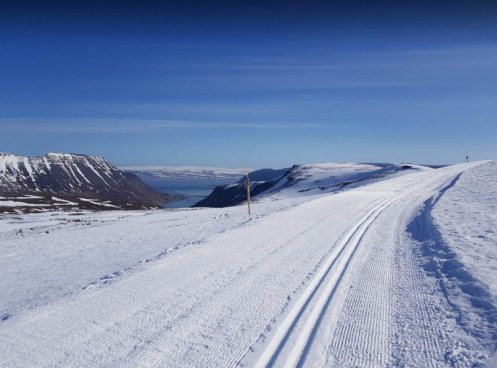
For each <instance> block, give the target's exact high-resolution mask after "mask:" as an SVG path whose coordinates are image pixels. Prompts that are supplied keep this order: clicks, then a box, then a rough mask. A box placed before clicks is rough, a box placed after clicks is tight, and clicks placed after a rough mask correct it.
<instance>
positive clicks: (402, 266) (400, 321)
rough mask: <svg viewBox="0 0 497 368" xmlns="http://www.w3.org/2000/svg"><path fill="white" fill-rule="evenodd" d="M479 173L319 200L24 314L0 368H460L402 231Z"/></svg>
mask: <svg viewBox="0 0 497 368" xmlns="http://www.w3.org/2000/svg"><path fill="white" fill-rule="evenodd" d="M477 165H478V164H469V165H457V166H452V167H447V168H443V169H438V170H432V171H426V172H420V173H415V174H410V175H405V176H401V177H397V178H393V179H388V180H385V181H383V182H378V183H375V184H371V185H368V186H365V187H360V188H356V189H353V190H350V191H346V192H342V193H339V194H332V195H328V196H323V197H320V198H318V199H315V200H311V201H309V202H306V203H303V204H300V205H298V206H295V207H292V208H289V209H285V210H282V211H280V212H275V213H273V214H271V215H268V216H267V217H265V218H263V219H260V220H257V219H256V220H255V221H253V222H252V223H250V222H249V223H244V224H243V226H238V227H237V228H234V229H230V230H228V231H226V232H222V233H219V234H214V235H212V236H209V237H206V238H207V239H206V240H205V241H202V242H199V243H198V244H194V245H192V246H190V247H187V248H184V249H179V250H177V251H175V252H173V253H171V255H170V256H169V255H168V256H167V257H164V258H159V259H158V260H156V261H154V262H150V265H149V266H147V267H145V268H144V269H143V270H140V271H137V272H135V273H131V274H130V275H128V276H127V277H124V278H123V279H121V280H118V281H117V282H115V283H112V284H110V285H105V286H101V287H95V288H89V289H85V290H83V291H81V293H79V294H76V295H71V296H68V297H66V298H63V299H61V300H57V301H56V302H54V303H52V304H48V305H45V306H42V307H40V308H36V309H34V310H29V311H27V312H25V313H23V314H20V315H19V316H17V317H15V318H12V319H11V320H8V321H4V322H1V323H0V366H1V367H35V366H36V367H69V366H92V367H94V366H99V367H125V366H129V367H132V366H142V367H192V366H195V367H224V366H229V367H235V366H248V367H252V366H255V367H273V366H274V367H301V366H312V367H314V366H315V367H320V366H340V367H356V366H361V367H378V366H433V367H438V366H440V367H442V366H451V365H452V364H453V363H454V362H456V363H461V362H462V363H464V361H463V360H460V359H459V357H458V355H457V354H458V352H460V351H462V350H463V348H461V345H460V344H459V342H458V336H460V335H459V333H460V329H459V327H458V326H457V324H456V323H455V322H454V321H453V319H451V318H448V317H447V315H444V314H443V313H442V312H440V311H444V308H445V309H446V310H447V311H448V310H449V309H450V308H449V307H448V306H447V305H446V302H445V301H444V300H443V296H442V295H441V294H440V293H438V291H437V289H436V285H435V283H433V282H431V281H430V280H429V279H427V278H426V276H425V274H424V273H423V271H422V270H421V268H420V267H419V264H418V263H419V262H418V260H417V259H416V253H415V252H414V251H413V242H412V240H411V239H410V238H409V236H408V235H407V233H406V231H405V230H406V226H407V224H408V223H409V221H410V220H411V219H412V217H413V216H415V215H416V213H417V211H418V209H419V208H420V206H422V204H423V203H424V201H426V200H427V199H428V198H431V197H433V196H435V195H437V193H439V192H440V191H441V190H442V189H443V188H444V187H445V186H446V185H448V183H450V182H451V181H452V180H453V179H454V178H455V177H457V176H458V175H459V174H460V173H462V172H464V171H465V170H466V169H468V168H471V167H475V166H477ZM260 205H261V206H262V205H263V203H261V204H260ZM240 210H243V208H241V209H240ZM123 231H126V230H123ZM130 231H131V230H130ZM135 231H136V229H135ZM444 303H445V304H444ZM407 309H409V310H407ZM439 312H440V313H439ZM414 322H416V323H414ZM458 349H459V350H458ZM447 354H449V355H447ZM451 354H452V355H451ZM447 356H449V358H450V359H452V360H450V359H448V358H447ZM461 359H462V358H461ZM419 364H421V365H419ZM461 366H465V365H464V364H461Z"/></svg>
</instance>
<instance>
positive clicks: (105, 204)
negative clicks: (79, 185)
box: [80, 198, 119, 208]
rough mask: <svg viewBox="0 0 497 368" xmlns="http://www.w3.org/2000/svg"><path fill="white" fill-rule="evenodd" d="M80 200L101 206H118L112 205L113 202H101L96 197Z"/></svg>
mask: <svg viewBox="0 0 497 368" xmlns="http://www.w3.org/2000/svg"><path fill="white" fill-rule="evenodd" d="M80 200H81V201H83V202H88V203H91V204H96V205H97V206H103V207H111V208H119V207H117V206H114V205H113V204H109V203H105V202H101V201H99V200H98V199H88V198H80Z"/></svg>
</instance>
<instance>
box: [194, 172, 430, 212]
mask: <svg viewBox="0 0 497 368" xmlns="http://www.w3.org/2000/svg"><path fill="white" fill-rule="evenodd" d="M412 170H431V169H430V168H428V167H425V166H419V165H411V164H400V165H398V164H349V163H346V164H342V163H319V164H310V165H294V166H292V167H291V168H289V169H280V170H273V169H263V170H257V171H253V172H251V173H250V174H249V178H250V182H251V196H252V197H261V196H266V195H272V196H281V195H283V196H285V197H288V196H302V195H314V194H322V193H327V192H332V191H336V190H339V189H342V188H345V187H354V186H357V185H360V184H361V183H364V182H365V181H374V180H378V179H381V178H385V177H387V176H391V175H394V174H399V173H402V172H405V171H412ZM245 181H246V179H245V178H241V179H240V180H239V181H238V182H236V183H235V184H232V185H227V186H224V187H217V188H215V189H214V191H213V192H212V193H211V194H210V195H209V196H208V197H207V198H204V199H203V200H202V201H200V202H198V203H197V204H195V207H227V206H233V205H236V204H238V203H241V202H244V201H246V200H247V194H246V188H245Z"/></svg>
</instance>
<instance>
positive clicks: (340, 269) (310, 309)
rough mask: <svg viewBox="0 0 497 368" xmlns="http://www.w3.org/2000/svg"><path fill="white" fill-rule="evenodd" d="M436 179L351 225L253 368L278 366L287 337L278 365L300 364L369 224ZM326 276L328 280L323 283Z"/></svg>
mask: <svg viewBox="0 0 497 368" xmlns="http://www.w3.org/2000/svg"><path fill="white" fill-rule="evenodd" d="M437 179H438V176H436V177H434V178H430V179H429V180H427V181H425V182H423V183H417V184H414V185H411V186H409V187H408V188H406V189H404V190H402V191H400V192H399V193H397V194H395V195H393V196H390V197H388V198H387V199H385V200H383V201H382V202H380V203H379V204H378V205H376V206H375V207H374V208H373V209H372V210H371V211H369V212H368V213H367V214H366V215H365V216H364V217H363V218H362V219H361V220H360V221H359V222H358V223H356V224H355V226H353V228H352V229H351V230H350V231H349V232H348V233H347V235H346V236H345V237H344V238H343V240H342V241H341V242H340V244H339V246H338V247H336V248H335V250H334V251H333V252H332V253H331V255H330V256H329V258H328V259H327V260H326V262H325V263H324V265H323V267H322V268H321V269H320V270H319V272H318V273H317V274H316V275H315V276H314V278H313V279H312V280H311V281H310V283H309V286H308V287H307V289H305V290H304V292H303V293H302V295H301V296H300V298H299V299H298V300H297V302H296V303H295V304H294V305H293V308H292V309H291V310H290V311H289V313H288V314H287V315H286V317H285V319H284V320H283V322H282V323H281V324H280V325H279V326H278V328H277V330H276V332H275V333H274V334H273V335H272V338H271V340H270V341H269V342H268V343H267V345H266V347H265V350H264V351H263V353H262V354H261V355H260V357H259V359H258V360H257V362H256V363H255V367H257V368H261V367H269V366H273V365H280V364H279V363H280V362H279V360H280V353H281V351H282V350H283V349H284V348H288V346H287V344H288V343H289V342H290V340H291V341H292V342H293V344H292V346H291V349H290V353H289V355H288V356H287V357H286V361H285V362H284V363H282V364H281V365H282V366H285V367H297V366H301V365H302V364H303V363H304V361H305V355H306V354H305V353H306V352H307V350H308V349H309V348H310V345H311V344H312V341H313V338H314V334H315V333H316V330H317V327H318V326H319V324H320V321H321V319H322V317H323V312H324V310H325V309H326V306H327V305H328V304H329V302H330V300H331V298H332V297H333V294H334V292H335V290H336V288H337V286H338V285H339V283H340V281H341V280H342V278H343V276H344V274H345V272H346V270H347V267H348V265H349V263H350V261H351V259H352V257H353V255H354V253H355V251H356V250H357V248H358V246H359V244H360V243H361V241H362V239H363V237H364V235H365V233H366V231H367V230H368V229H369V227H370V226H371V224H372V223H373V222H374V221H375V220H376V219H377V217H378V216H379V215H380V214H381V213H382V212H383V210H384V209H385V208H387V207H388V206H389V205H390V204H392V203H393V202H395V201H397V200H399V199H401V198H403V197H405V196H407V195H408V194H410V193H412V192H414V191H416V190H417V189H419V188H422V187H424V186H426V185H428V184H429V183H431V182H433V181H435V180H437ZM332 271H333V272H332ZM327 278H329V279H328V280H326V282H325V279H327ZM304 314H306V320H305V321H300V320H301V318H302V316H303V315H304ZM302 323H303V324H302ZM297 324H302V325H301V327H300V328H297ZM293 335H295V336H293ZM252 345H254V344H252ZM249 349H250V348H249ZM249 349H247V351H246V352H245V355H246V354H247V352H248V350H249ZM242 359H243V358H242ZM242 359H240V360H238V362H237V364H240V363H241V360H242Z"/></svg>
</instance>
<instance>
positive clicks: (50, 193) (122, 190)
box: [0, 153, 165, 209]
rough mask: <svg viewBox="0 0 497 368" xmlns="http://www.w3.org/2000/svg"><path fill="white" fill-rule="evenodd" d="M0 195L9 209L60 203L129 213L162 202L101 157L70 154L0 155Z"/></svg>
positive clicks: (132, 177) (134, 176) (2, 203)
mask: <svg viewBox="0 0 497 368" xmlns="http://www.w3.org/2000/svg"><path fill="white" fill-rule="evenodd" d="M0 195H1V196H2V197H3V198H2V199H3V200H0V208H8V209H12V208H14V207H18V208H23V207H26V208H28V207H29V208H33V207H44V208H47V207H59V206H62V205H64V206H67V205H78V206H79V207H84V208H97V209H98V208H100V209H102V208H107V209H108V208H124V209H128V208H147V207H151V206H156V205H158V204H160V203H161V202H164V201H165V198H164V196H163V195H161V194H159V193H157V192H155V191H154V190H153V189H151V188H150V187H148V186H147V185H146V184H145V183H143V181H141V180H140V179H139V178H138V177H137V176H136V175H133V174H132V173H127V172H123V171H121V170H119V169H117V168H116V167H114V166H112V165H111V164H109V163H108V162H107V161H106V160H105V159H104V158H102V157H97V156H87V155H80V154H70V153H49V154H47V155H45V156H40V157H22V156H16V155H13V154H8V153H0ZM54 196H56V197H54ZM54 198H55V199H54Z"/></svg>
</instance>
